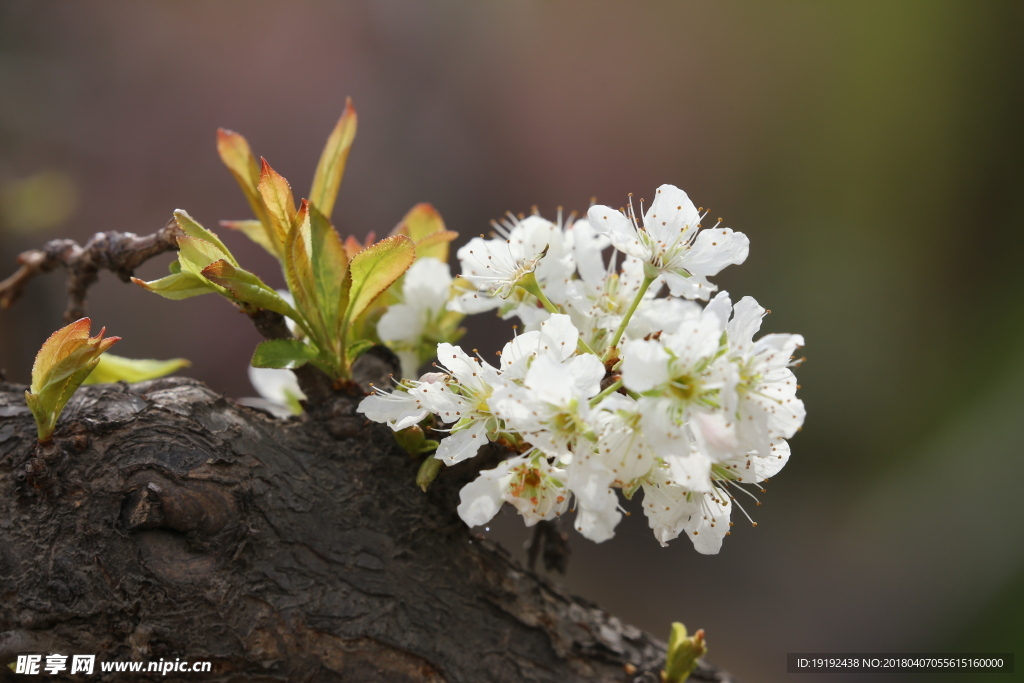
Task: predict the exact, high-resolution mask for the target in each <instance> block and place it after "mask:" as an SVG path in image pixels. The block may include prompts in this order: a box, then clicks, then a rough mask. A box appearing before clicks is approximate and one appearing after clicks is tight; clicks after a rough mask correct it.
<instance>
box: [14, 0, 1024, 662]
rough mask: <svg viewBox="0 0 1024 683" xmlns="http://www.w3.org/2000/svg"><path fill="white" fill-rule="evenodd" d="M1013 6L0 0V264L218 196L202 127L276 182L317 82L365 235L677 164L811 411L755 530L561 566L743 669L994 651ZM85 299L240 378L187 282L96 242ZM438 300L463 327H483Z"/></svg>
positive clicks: (1007, 615)
mask: <svg viewBox="0 0 1024 683" xmlns="http://www.w3.org/2000/svg"><path fill="white" fill-rule="evenodd" d="M1021 36H1024V4H1022V3H1020V2H1016V1H1014V0H1010V1H1008V2H987V1H986V2H966V1H964V2H945V1H941V0H923V1H921V2H910V1H907V2H899V3H893V2H872V1H862V2H856V3H823V2H813V1H811V0H806V1H796V0H787V1H785V2H768V3H766V2H760V1H753V0H752V1H749V2H729V3H696V2H693V3H690V2H630V3H626V2H619V3H611V2H540V1H527V0H520V1H517V2H506V3H473V2H433V3H423V2H412V1H408V2H397V1H379V0H377V1H375V2H372V3H354V2H353V3H346V2H326V1H325V2H288V3H285V2H254V1H251V0H246V1H237V0H236V1H227V0H225V1H221V2H217V3H201V2H175V3H138V2H130V1H123V0H122V1H113V0H112V1H109V2H103V3H92V2H79V3H59V2H50V1H33V2H28V1H24V2H18V1H8V0H4V1H3V2H0V264H2V270H3V273H2V275H6V274H7V273H8V272H10V271H13V268H14V259H15V257H16V255H17V254H18V253H19V252H20V251H22V250H25V249H29V248H33V247H36V246H39V245H40V244H42V243H43V242H44V241H46V240H48V239H51V238H55V237H72V238H75V239H78V240H85V239H87V238H88V237H89V236H90V235H91V234H92V233H93V232H96V231H100V230H109V229H116V230H127V231H134V232H139V233H148V232H151V231H153V230H154V229H156V228H158V227H159V226H160V225H162V224H163V223H164V222H165V221H166V220H167V219H168V217H169V216H170V214H171V211H172V210H173V209H175V208H178V207H181V208H185V209H187V210H188V211H189V212H190V213H191V214H192V215H193V216H195V217H196V218H197V219H199V220H200V221H201V222H204V223H206V224H207V225H216V221H217V220H218V219H226V218H247V217H248V208H247V205H246V204H245V202H244V200H243V198H242V195H241V193H240V192H239V191H238V189H237V187H236V186H235V184H234V181H233V180H232V178H231V177H230V176H229V174H228V173H227V172H226V170H225V169H224V168H223V167H222V166H221V164H220V162H219V160H218V159H217V156H216V152H215V146H214V131H215V130H216V128H217V127H218V126H225V127H230V128H232V129H235V130H239V131H241V132H243V133H244V134H245V135H246V136H247V137H248V139H249V141H250V142H251V143H252V145H253V147H254V149H255V151H256V153H257V154H259V155H263V156H266V157H267V158H268V159H270V160H271V162H272V163H273V165H274V167H275V168H276V169H277V170H279V171H280V172H282V173H283V174H284V175H286V176H287V177H288V178H289V179H290V180H291V181H292V184H293V185H294V186H295V187H296V190H297V192H299V193H301V191H302V189H303V188H306V187H308V186H309V183H310V181H311V178H312V172H313V168H314V165H315V162H316V159H317V156H318V154H319V150H320V147H321V145H322V144H323V141H324V139H325V138H326V135H327V133H328V131H329V130H330V128H331V127H332V125H333V123H334V121H335V120H336V118H337V116H338V115H339V114H340V112H341V109H342V107H343V103H344V98H345V96H347V95H350V96H352V98H353V100H354V102H355V105H356V107H357V109H358V111H359V116H360V124H359V134H358V138H357V141H356V144H355V147H354V149H353V151H352V155H351V158H350V160H349V170H348V173H347V174H346V176H345V181H344V185H343V187H342V191H341V195H340V199H339V204H338V207H337V208H336V210H335V216H334V218H335V223H336V224H337V225H338V226H339V228H340V229H341V230H342V232H348V233H352V234H356V235H359V236H362V235H364V234H365V233H366V232H368V231H370V230H376V231H377V233H378V234H381V233H386V232H387V231H388V230H389V229H390V228H391V227H392V226H393V225H394V224H395V223H396V222H397V221H398V220H399V218H400V217H401V216H402V215H403V214H404V213H405V211H406V210H407V209H408V208H410V207H411V206H412V205H413V204H414V203H416V202H420V201H429V202H432V203H433V204H434V205H435V206H436V207H437V208H438V209H439V211H440V212H441V214H442V215H443V216H444V218H445V220H446V222H447V224H448V225H449V227H450V228H452V229H455V230H458V231H460V232H461V233H462V235H463V236H464V237H463V239H467V238H468V237H469V236H472V235H474V234H478V233H480V232H483V231H485V230H486V229H487V228H488V221H489V220H490V219H492V218H496V217H500V216H501V215H502V214H503V213H504V212H505V211H507V210H512V211H515V212H519V211H528V210H529V209H530V207H531V206H532V205H537V206H539V207H540V209H541V211H542V212H543V213H544V214H545V215H547V216H552V215H553V214H554V211H555V208H556V207H557V206H560V205H561V206H565V207H566V208H567V209H579V210H585V209H586V207H587V206H588V204H589V202H590V198H591V197H592V196H597V198H598V200H599V201H601V202H602V203H610V204H613V205H619V204H621V203H622V202H623V201H624V200H625V198H626V194H627V193H628V192H633V193H635V194H636V195H637V196H638V197H643V196H650V195H651V194H653V191H654V188H655V187H656V186H657V185H659V184H662V183H673V184H676V185H679V186H680V187H682V188H684V189H686V190H687V191H688V192H689V193H690V195H691V197H693V198H694V200H695V201H696V202H697V203H698V204H701V205H703V206H706V207H711V211H712V213H713V214H714V215H716V216H722V217H723V218H724V219H725V224H726V225H728V226H730V227H732V228H734V229H737V230H741V231H743V232H745V233H746V234H747V235H749V237H750V240H751V244H752V248H751V255H750V258H749V259H748V261H747V263H746V264H744V265H743V266H742V267H732V268H729V269H728V270H727V271H726V272H725V273H724V274H723V275H722V276H721V277H719V278H718V279H717V282H718V283H719V284H720V285H721V286H722V287H723V288H725V289H728V290H729V291H730V292H732V293H733V294H734V296H735V297H739V296H741V295H746V294H750V295H753V296H755V297H756V298H757V299H758V300H759V301H760V302H762V303H763V304H764V305H766V306H767V307H768V308H771V309H773V311H774V312H773V313H772V315H771V316H769V317H768V318H767V320H766V325H765V331H769V332H773V331H774V332H799V333H802V334H804V335H805V337H806V339H807V347H806V349H805V353H806V356H807V357H808V361H807V362H806V364H805V365H804V366H803V367H802V368H801V369H800V370H799V373H798V374H799V377H800V380H801V384H802V387H803V389H802V397H803V399H804V400H805V401H806V403H807V406H808V415H809V417H808V419H807V423H806V426H805V428H804V430H803V432H802V433H801V434H799V435H798V436H797V437H796V438H795V439H793V441H792V446H793V451H794V456H793V458H792V460H791V461H790V464H789V466H788V467H787V469H786V470H785V471H784V472H783V473H782V474H781V475H780V476H778V477H777V478H775V479H773V481H772V482H771V484H770V485H769V487H768V493H767V494H766V495H764V496H761V499H762V501H763V502H764V505H763V506H762V507H759V508H757V509H756V512H755V516H756V519H757V521H758V523H759V525H758V528H757V529H752V528H749V527H745V526H744V525H740V524H737V526H736V527H735V529H736V532H735V533H734V534H733V535H732V536H731V537H730V538H729V539H727V542H726V543H725V545H724V548H723V550H722V552H721V554H719V555H717V556H714V557H704V556H700V555H698V554H697V553H696V552H694V550H693V549H692V548H691V547H690V545H689V544H688V543H687V542H686V540H685V539H680V540H678V541H676V542H674V543H673V544H672V545H671V546H670V547H668V548H661V547H659V546H658V545H657V543H656V542H655V541H654V539H653V537H652V536H651V534H650V532H649V531H648V530H647V528H646V524H645V520H644V519H643V518H642V515H634V516H633V517H632V518H631V519H629V520H627V521H626V522H624V523H623V525H622V526H621V527H620V532H619V534H618V535H617V537H616V538H615V539H614V540H612V541H610V542H608V543H605V544H603V545H594V544H591V543H589V542H586V541H583V540H582V539H580V538H578V537H575V538H573V541H572V545H573V553H574V555H573V558H572V562H571V563H570V568H569V572H568V575H567V576H566V577H565V579H564V582H565V583H566V584H567V585H568V586H569V588H570V589H571V590H572V591H574V592H576V593H578V594H581V595H583V596H586V597H588V598H591V599H593V600H595V601H597V602H599V603H601V604H603V605H604V606H606V607H608V608H610V609H611V610H613V611H614V612H616V613H617V614H619V615H620V616H621V617H622V618H623V619H625V620H628V621H631V622H634V623H636V624H638V625H639V626H641V627H643V628H645V629H647V630H650V631H652V632H654V633H656V634H660V635H661V637H666V636H667V634H668V627H669V623H670V622H671V621H673V620H682V621H684V622H685V623H686V624H687V625H688V626H690V627H691V628H696V627H703V628H705V629H706V630H707V633H708V638H709V642H710V646H711V652H712V656H713V658H714V659H715V660H716V661H718V662H720V663H721V664H723V665H724V666H725V667H727V668H729V669H730V670H732V671H733V672H734V673H736V674H737V675H738V676H739V677H740V678H741V679H742V680H747V681H766V682H773V681H783V680H789V679H791V678H793V677H794V676H793V675H789V676H787V674H786V673H785V668H786V659H785V655H786V653H787V652H798V651H805V652H806V651H818V652H829V651H832V652H835V651H840V652H841V651H845V652H857V651H862V652H865V651H876V652H878V651H881V652H907V651H911V652H913V651H917V652H922V651H923V652H965V651H966V652H970V651H974V652H994V651H1003V652H1005V651H1013V650H1014V649H1015V648H1019V644H1020V643H1022V642H1024V616H1022V615H1024V507H1022V505H1021V494H1020V490H1021V482H1022V481H1024V446H1022V444H1024V419H1022V417H1024V410H1022V409H1024V390H1022V387H1024V345H1022V341H1024V303H1022V302H1024V298H1022V294H1024V278H1022V277H1021V265H1020V264H1021V260H1022V256H1024V250H1022V237H1021V236H1022V234H1024V164H1022V162H1021V159H1022V158H1024V133H1022V126H1021V124H1022V114H1021V112H1022V105H1024V87H1022V78H1024V40H1021ZM231 237H235V239H234V240H233V241H231V242H230V244H231V246H232V247H233V248H234V249H235V250H236V254H238V255H239V256H240V259H241V260H242V262H243V263H245V264H247V265H249V266H250V267H251V268H252V269H253V270H256V271H257V272H260V273H265V274H267V275H268V277H269V278H270V279H273V277H275V276H276V267H275V265H274V263H272V262H271V261H270V259H269V257H266V256H265V255H264V254H262V253H261V252H260V251H259V250H258V248H255V247H252V246H250V245H249V244H248V243H247V242H246V241H245V240H244V238H241V237H239V236H229V239H230V238H231ZM166 260H169V259H166ZM164 267H165V263H163V262H161V263H158V264H149V265H148V266H146V268H145V269H144V271H143V272H142V273H141V274H142V275H143V276H146V277H147V278H148V277H153V276H157V275H159V274H160V273H161V272H162V271H163V269H164ZM2 275H0V276H2ZM62 288H63V280H62V278H61V277H58V276H50V277H48V278H44V279H40V280H37V281H35V282H34V283H33V284H32V285H31V287H30V288H29V290H28V292H27V294H26V296H25V298H24V299H23V300H22V301H21V302H19V303H18V304H17V305H16V306H15V307H14V308H12V309H10V310H6V311H0V367H2V368H4V369H6V371H7V374H8V377H9V378H10V379H12V380H15V381H22V382H24V381H27V380H28V376H29V368H30V366H31V360H32V357H33V354H34V352H35V350H36V349H37V348H38V347H39V345H40V344H41V343H42V341H43V340H44V339H45V338H46V336H47V335H48V334H49V333H50V332H51V331H53V330H54V329H56V328H57V327H58V326H59V325H60V324H61V320H60V315H61V312H62V310H63V306H64V297H63V292H62ZM90 314H91V315H92V317H93V319H94V321H95V323H96V324H98V325H106V326H107V327H108V329H109V330H110V332H111V333H114V334H118V335H120V336H122V337H124V341H123V342H122V343H121V344H120V345H119V347H118V353H120V354H124V355H131V356H136V357H157V358H166V357H174V356H185V357H187V358H190V359H191V360H192V361H193V366H192V367H191V368H190V369H189V370H188V374H190V375H192V376H195V377H198V378H201V379H203V380H204V381H206V382H207V383H209V384H210V385H211V386H212V387H214V388H215V389H217V390H219V391H223V392H225V393H227V394H229V395H232V396H245V395H252V394H253V390H252V389H251V387H250V386H249V385H248V382H247V380H246V374H245V366H246V361H247V358H248V357H249V354H250V353H251V351H252V349H253V347H254V345H255V344H256V342H257V341H258V338H257V336H256V334H255V333H254V332H253V331H252V330H251V329H250V327H249V323H248V321H247V320H246V319H245V318H244V316H241V315H239V314H237V313H235V312H233V311H232V310H231V309H230V307H229V306H228V305H227V304H226V303H225V302H224V301H222V300H219V299H218V298H216V297H202V298H198V299H191V300H188V301H185V302H170V301H165V300H163V299H160V298H158V297H155V296H152V295H149V294H147V293H145V292H143V291H142V290H141V289H138V288H135V287H133V286H128V285H124V284H122V283H120V282H118V281H117V280H116V279H114V278H112V277H111V276H109V274H108V275H107V276H105V277H104V278H103V279H102V282H101V284H100V285H99V286H98V287H97V288H95V290H94V292H93V295H92V299H91V305H90ZM469 322H470V326H471V328H472V331H471V333H470V336H469V345H471V346H478V347H480V348H481V350H482V351H484V352H485V353H487V352H489V351H490V350H493V349H497V348H499V346H500V344H501V343H502V341H503V338H502V337H503V335H505V334H507V329H508V328H507V325H506V324H505V323H502V322H500V321H497V320H495V319H492V318H489V317H481V318H479V319H475V320H471V321H469ZM490 533H492V534H494V535H496V536H498V537H500V538H502V539H503V540H504V542H505V543H507V544H508V545H509V546H511V547H512V549H513V550H514V551H515V552H520V546H521V544H522V542H523V540H524V539H525V537H526V534H525V532H524V531H523V530H522V529H521V528H520V525H519V522H518V520H516V519H512V518H511V517H509V518H505V517H502V518H499V519H498V520H497V522H496V524H495V527H494V529H493V530H492V531H491V532H490ZM1022 654H1024V653H1022V652H1020V651H1018V656H1021V655H1022ZM1021 667H1024V662H1018V670H1019V669H1020V668H1021ZM797 678H800V677H799V676H797ZM974 678H976V677H971V676H963V675H961V676H955V675H954V676H951V677H950V679H949V680H973V679H974ZM815 680H821V681H827V680H831V679H830V678H829V677H828V676H815ZM835 680H848V677H843V676H839V677H836V678H835ZM872 680H879V681H883V680H886V679H885V678H884V677H882V676H878V677H872ZM892 680H898V677H895V678H893V679H892ZM930 680H937V677H931V678H930Z"/></svg>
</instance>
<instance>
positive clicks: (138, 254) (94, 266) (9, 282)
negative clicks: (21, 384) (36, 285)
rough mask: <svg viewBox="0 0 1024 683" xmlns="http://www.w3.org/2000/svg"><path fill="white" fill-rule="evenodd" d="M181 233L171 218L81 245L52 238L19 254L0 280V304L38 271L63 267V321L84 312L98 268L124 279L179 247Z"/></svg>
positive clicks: (9, 299) (12, 299) (9, 300)
mask: <svg viewBox="0 0 1024 683" xmlns="http://www.w3.org/2000/svg"><path fill="white" fill-rule="evenodd" d="M181 234H183V233H182V232H181V230H180V228H178V226H177V225H176V224H175V222H174V221H173V220H172V221H170V222H168V223H167V225H165V226H164V227H162V228H160V229H159V230H157V231H156V232H154V233H153V234H152V235H146V236H145V237H139V236H138V235H135V234H133V233H130V232H116V231H113V230H112V231H109V232H98V233H96V234H95V235H93V236H92V238H91V239H90V240H89V241H88V242H86V243H85V246H80V245H79V244H78V243H77V242H75V241H73V240H51V241H49V242H47V243H46V244H45V245H44V246H43V248H42V249H33V250H32V251H26V252H24V253H22V254H21V255H20V256H19V257H18V263H19V265H20V266H21V267H20V268H19V269H18V270H17V272H15V273H14V274H13V275H11V276H10V277H9V278H7V279H6V280H4V281H3V282H0V307H3V308H8V307H9V306H10V305H11V304H13V303H14V302H15V301H16V300H17V299H18V297H20V296H21V293H22V291H24V289H25V285H27V284H28V282H29V280H31V279H32V278H34V277H35V276H36V275H38V274H40V273H48V272H50V271H51V270H56V269H57V268H64V269H65V270H66V271H67V273H68V280H67V291H68V307H67V310H65V311H64V320H65V322H73V321H75V320H78V319H79V318H81V317H82V316H84V315H85V298H86V294H87V293H88V291H89V287H91V286H92V285H93V284H94V283H95V282H96V280H97V279H99V272H100V271H101V270H109V271H110V272H112V273H114V274H115V275H117V276H118V277H119V278H121V279H122V280H123V281H125V282H129V281H130V280H131V277H132V275H134V274H135V269H136V268H138V267H139V266H141V265H142V264H143V263H145V262H146V261H148V260H149V259H151V258H153V257H154V256H158V255H160V254H163V253H165V252H168V251H176V250H177V249H178V242H177V239H178V236H179V235H181Z"/></svg>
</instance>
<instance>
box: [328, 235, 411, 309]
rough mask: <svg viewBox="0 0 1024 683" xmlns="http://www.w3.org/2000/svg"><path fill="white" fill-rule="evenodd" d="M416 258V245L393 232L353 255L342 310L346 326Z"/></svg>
mask: <svg viewBox="0 0 1024 683" xmlns="http://www.w3.org/2000/svg"><path fill="white" fill-rule="evenodd" d="M415 258H416V248H415V247H414V246H413V242H412V240H411V239H409V238H408V237H406V236H405V235H393V236H392V237H388V238H386V239H383V240H381V241H380V242H377V243H376V244H374V245H371V246H369V247H367V248H366V249H364V250H363V251H361V252H359V253H358V254H356V256H355V258H353V259H352V263H351V264H349V271H350V273H351V277H352V290H351V292H350V294H349V303H348V309H347V310H346V312H345V324H344V327H345V328H346V329H347V328H348V325H350V324H351V323H352V322H353V321H354V320H356V319H358V318H359V316H360V315H362V313H363V311H365V310H366V309H367V307H368V306H369V305H370V304H371V303H373V300H374V299H376V298H377V297H378V296H380V294H381V292H383V291H384V290H385V289H387V288H388V287H389V286H390V285H391V283H392V282H394V281H395V280H397V279H398V278H399V277H401V276H402V274H403V273H404V272H405V271H406V270H408V269H409V266H411V265H412V262H413V261H414V260H415Z"/></svg>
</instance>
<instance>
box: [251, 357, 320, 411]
mask: <svg viewBox="0 0 1024 683" xmlns="http://www.w3.org/2000/svg"><path fill="white" fill-rule="evenodd" d="M249 382H251V383H252V386H253V388H254V389H256V392H257V393H259V395H260V396H262V397H263V398H265V399H267V400H268V401H270V402H271V403H276V404H277V405H280V406H284V407H286V408H288V409H289V410H291V411H292V412H293V413H300V412H302V407H301V406H300V405H299V401H305V400H306V395H305V394H304V393H303V392H302V389H301V388H299V380H298V379H297V378H296V377H295V373H294V372H292V371H291V370H278V369H276V368H254V367H252V366H251V365H250V366H249Z"/></svg>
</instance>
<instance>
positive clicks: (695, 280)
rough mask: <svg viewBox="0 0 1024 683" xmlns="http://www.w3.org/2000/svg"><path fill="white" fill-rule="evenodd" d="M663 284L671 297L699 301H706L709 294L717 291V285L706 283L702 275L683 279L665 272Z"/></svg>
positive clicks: (706, 280)
mask: <svg viewBox="0 0 1024 683" xmlns="http://www.w3.org/2000/svg"><path fill="white" fill-rule="evenodd" d="M664 278H665V284H667V285H668V289H669V291H670V292H672V295H673V296H681V297H683V298H686V299H701V300H704V301H706V300H707V298H708V297H709V296H711V293H712V292H714V291H715V290H716V289H718V286H717V285H713V284H711V283H710V282H708V279H707V278H706V277H704V276H703V275H691V276H690V277H683V276H682V275H680V274H679V273H674V272H671V271H669V272H667V273H665V274H664Z"/></svg>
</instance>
